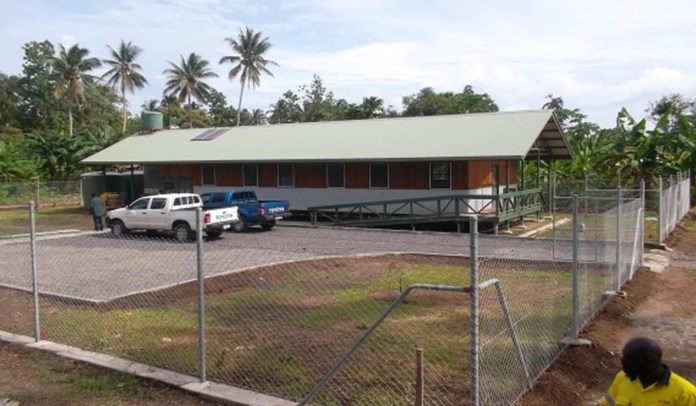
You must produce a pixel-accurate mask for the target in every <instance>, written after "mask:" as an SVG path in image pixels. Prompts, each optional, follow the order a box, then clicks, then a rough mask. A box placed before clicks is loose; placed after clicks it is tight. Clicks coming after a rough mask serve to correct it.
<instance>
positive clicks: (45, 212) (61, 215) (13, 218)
mask: <svg viewBox="0 0 696 406" xmlns="http://www.w3.org/2000/svg"><path fill="white" fill-rule="evenodd" d="M29 223H30V222H29V209H28V207H27V208H12V209H3V210H0V224H2V227H0V238H2V237H3V236H10V235H15V234H28V233H29V229H30V224H29ZM35 224H36V227H37V230H36V231H37V232H45V231H56V230H66V229H74V230H81V231H88V230H91V229H92V227H93V225H92V216H91V214H90V212H89V211H88V210H87V209H85V208H83V207H80V206H56V207H41V208H40V209H38V210H37V211H36V214H35Z"/></svg>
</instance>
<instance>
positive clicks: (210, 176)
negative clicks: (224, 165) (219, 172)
mask: <svg viewBox="0 0 696 406" xmlns="http://www.w3.org/2000/svg"><path fill="white" fill-rule="evenodd" d="M203 185H215V165H203Z"/></svg>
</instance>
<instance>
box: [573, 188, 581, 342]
mask: <svg viewBox="0 0 696 406" xmlns="http://www.w3.org/2000/svg"><path fill="white" fill-rule="evenodd" d="M578 217H579V213H578V195H574V196H573V265H572V272H573V304H572V306H573V310H572V311H573V330H572V332H571V335H572V337H573V338H576V339H577V338H578V336H579V335H580V323H579V320H578V317H579V314H580V303H579V302H580V298H579V295H580V289H579V286H580V280H579V279H580V278H579V276H580V275H578V270H579V266H578V248H579V246H580V242H579V233H578V229H579V227H580V222H579V221H578V220H579V219H578Z"/></svg>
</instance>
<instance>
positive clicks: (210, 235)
mask: <svg viewBox="0 0 696 406" xmlns="http://www.w3.org/2000/svg"><path fill="white" fill-rule="evenodd" d="M205 235H207V236H208V238H218V237H220V236H221V235H222V230H208V231H206V232H205Z"/></svg>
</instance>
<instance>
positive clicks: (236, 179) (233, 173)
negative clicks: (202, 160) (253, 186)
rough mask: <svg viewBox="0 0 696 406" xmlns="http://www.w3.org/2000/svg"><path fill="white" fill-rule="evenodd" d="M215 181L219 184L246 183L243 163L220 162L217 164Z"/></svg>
mask: <svg viewBox="0 0 696 406" xmlns="http://www.w3.org/2000/svg"><path fill="white" fill-rule="evenodd" d="M215 183H216V185H217V186H235V187H239V186H242V185H244V175H243V172H242V164H218V165H215Z"/></svg>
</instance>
